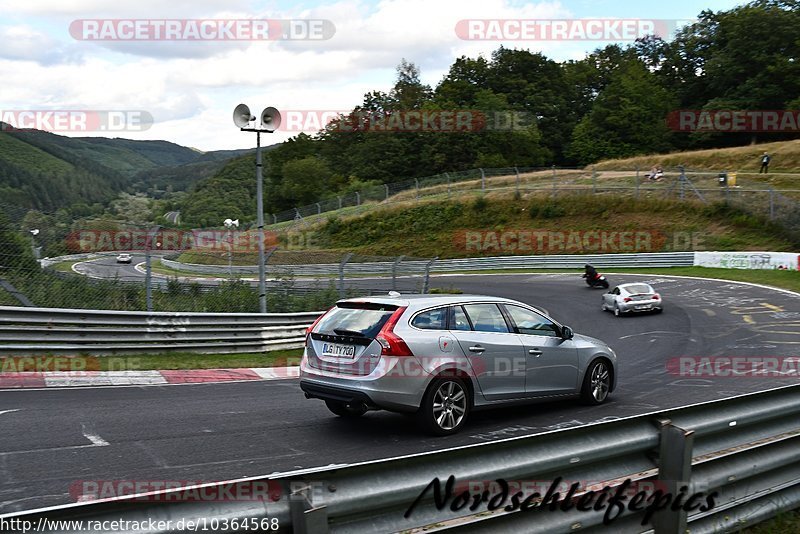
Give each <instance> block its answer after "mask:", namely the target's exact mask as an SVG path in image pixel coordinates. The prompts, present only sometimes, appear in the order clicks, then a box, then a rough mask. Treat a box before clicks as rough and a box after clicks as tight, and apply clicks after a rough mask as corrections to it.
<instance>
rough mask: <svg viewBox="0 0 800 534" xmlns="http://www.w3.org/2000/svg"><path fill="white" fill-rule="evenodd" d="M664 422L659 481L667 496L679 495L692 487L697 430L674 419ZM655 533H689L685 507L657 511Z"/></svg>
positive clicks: (659, 457) (654, 522)
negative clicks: (687, 531) (674, 423)
mask: <svg viewBox="0 0 800 534" xmlns="http://www.w3.org/2000/svg"><path fill="white" fill-rule="evenodd" d="M660 423H661V425H662V426H661V440H660V445H659V455H658V482H659V483H660V485H661V486H663V492H664V493H665V494H666V493H670V494H672V495H677V494H678V493H679V492H680V488H681V487H683V486H690V483H689V480H690V478H691V475H692V449H693V447H694V431H693V430H684V429H683V428H679V427H677V426H675V425H673V424H672V421H670V420H661V421H660ZM688 489H689V488H687V490H688ZM689 491H691V490H689ZM653 531H654V533H655V534H679V533H683V532H686V511H685V510H684V509H683V508H680V509H679V510H678V511H675V510H672V509H671V507H670V508H667V509H664V510H661V511H659V512H656V513H655V514H654V515H653Z"/></svg>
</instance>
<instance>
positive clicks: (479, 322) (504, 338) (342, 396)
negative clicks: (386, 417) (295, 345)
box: [300, 293, 617, 435]
mask: <svg viewBox="0 0 800 534" xmlns="http://www.w3.org/2000/svg"><path fill="white" fill-rule="evenodd" d="M616 359H617V358H616V355H615V354H614V351H613V350H611V348H610V347H609V346H608V345H607V344H606V343H604V342H602V341H600V340H597V339H593V338H590V337H588V336H583V335H580V334H575V333H573V331H572V329H571V328H570V327H568V326H564V325H562V324H560V323H558V322H556V321H555V320H553V319H551V318H550V317H548V316H547V315H546V314H544V313H542V311H541V310H537V309H535V308H533V307H531V306H528V305H526V304H523V303H521V302H517V301H514V300H510V299H503V298H498V297H489V296H470V295H402V296H401V295H399V294H396V293H395V294H390V295H389V296H381V297H366V298H353V299H347V300H341V301H339V302H337V303H336V305H335V306H334V307H333V308H331V309H330V310H328V311H327V312H326V313H325V314H323V316H322V317H320V318H319V319H317V321H316V322H315V323H314V324H313V325H312V326H311V327H309V329H308V330H307V333H306V342H305V351H304V353H303V358H302V361H301V364H300V387H301V388H302V390H303V391H304V392H305V395H306V398H315V399H322V400H324V401H325V404H326V405H327V406H328V409H330V411H332V412H333V413H334V414H336V415H339V416H341V417H358V416H361V415H363V414H364V413H366V412H367V411H368V410H374V409H385V410H391V411H396V412H404V413H409V414H416V416H417V418H418V419H419V421H420V422H421V423H422V425H423V426H424V427H426V428H427V429H428V430H429V431H431V432H432V433H434V434H437V435H446V434H452V433H454V432H457V431H458V430H460V429H461V428H462V427H463V426H464V424H465V422H466V420H467V417H468V416H469V413H470V411H471V410H473V409H478V408H489V407H495V406H500V405H510V404H521V403H527V402H532V401H537V400H547V399H556V398H563V397H572V396H580V397H582V398H583V400H584V401H585V402H586V403H588V404H600V403H602V402H604V401H605V400H606V399H607V398H608V395H609V393H610V392H611V391H613V390H614V388H615V385H616V381H617V372H616Z"/></svg>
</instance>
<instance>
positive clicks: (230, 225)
mask: <svg viewBox="0 0 800 534" xmlns="http://www.w3.org/2000/svg"><path fill="white" fill-rule="evenodd" d="M223 224H224V225H225V228H227V229H228V273H229V275H230V279H231V280H233V229H234V228H239V219H236V220H233V219H225V221H224V222H223Z"/></svg>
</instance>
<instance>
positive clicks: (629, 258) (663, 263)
mask: <svg viewBox="0 0 800 534" xmlns="http://www.w3.org/2000/svg"><path fill="white" fill-rule="evenodd" d="M429 261H430V260H413V261H404V262H402V272H403V273H424V272H425V267H426V265H427V264H428V263H429ZM693 262H694V252H646V253H637V254H577V255H567V254H562V255H542V254H540V255H532V256H489V257H482V258H460V259H449V260H436V261H435V262H434V263H433V265H432V267H431V271H433V272H455V271H480V270H495V269H497V270H502V269H541V268H551V269H571V268H579V267H583V265H584V264H585V263H591V264H592V265H594V266H595V267H598V268H604V269H607V268H621V267H685V266H691V265H692V263H693ZM161 263H162V264H163V265H164V266H165V267H170V268H172V269H179V270H183V271H189V272H197V273H204V274H220V275H223V274H226V273H228V272H229V271H228V267H227V266H223V265H200V264H193V263H181V262H178V261H174V260H165V259H162V260H161ZM393 269H396V266H395V263H394V262H365V263H348V264H346V266H345V272H346V273H347V274H356V275H365V274H376V275H378V274H382V275H387V274H392V272H393ZM257 270H258V266H256V265H238V266H235V267H234V272H236V273H255V272H257ZM267 272H268V273H270V274H291V275H294V276H334V275H338V274H339V272H340V265H339V264H337V263H325V264H317V265H267Z"/></svg>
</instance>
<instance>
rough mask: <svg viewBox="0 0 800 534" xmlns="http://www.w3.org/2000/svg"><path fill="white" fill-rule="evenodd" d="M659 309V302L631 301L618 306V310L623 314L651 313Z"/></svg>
mask: <svg viewBox="0 0 800 534" xmlns="http://www.w3.org/2000/svg"><path fill="white" fill-rule="evenodd" d="M660 309H661V301H660V300H657V301H652V300H651V301H647V300H645V301H633V302H626V303H624V304H620V305H619V310H620V311H621V312H624V313H635V312H651V311H655V310H660Z"/></svg>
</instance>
